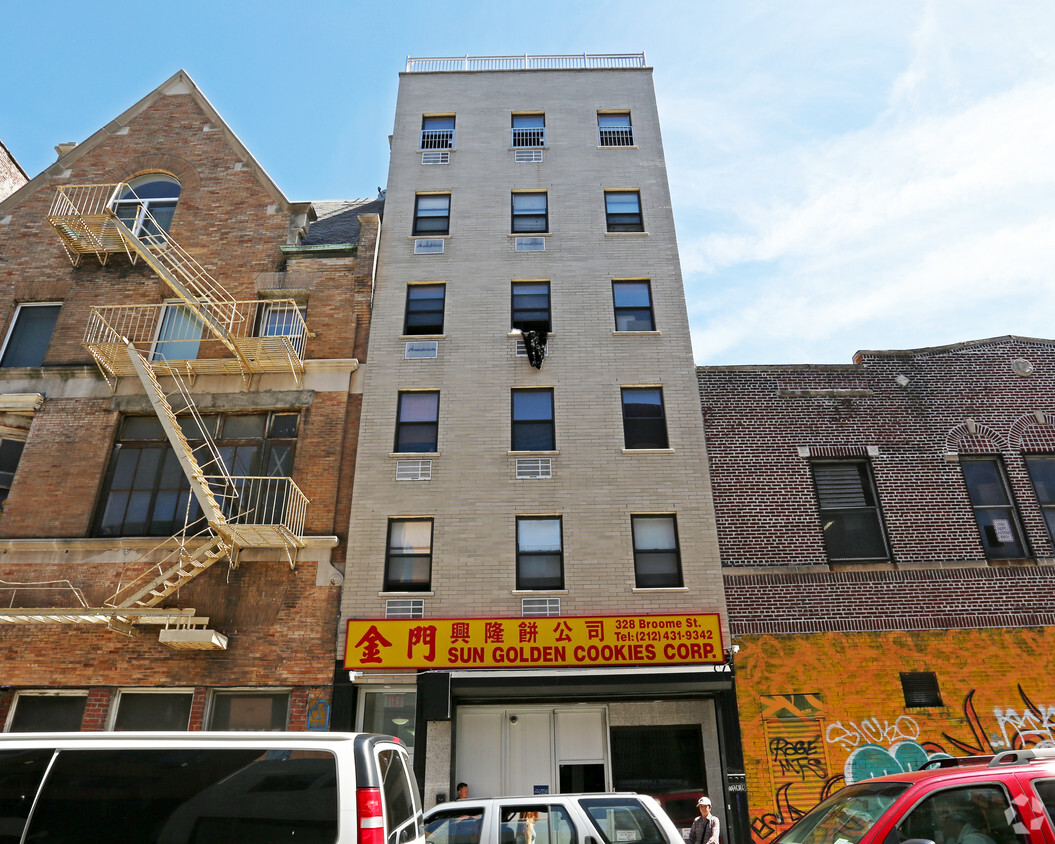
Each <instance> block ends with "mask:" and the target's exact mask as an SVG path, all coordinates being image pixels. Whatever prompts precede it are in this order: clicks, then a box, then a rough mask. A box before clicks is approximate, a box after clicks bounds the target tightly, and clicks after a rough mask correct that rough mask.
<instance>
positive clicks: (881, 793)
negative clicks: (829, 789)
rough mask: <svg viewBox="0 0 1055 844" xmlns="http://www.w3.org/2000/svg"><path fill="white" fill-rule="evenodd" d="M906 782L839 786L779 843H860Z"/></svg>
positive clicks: (900, 792) (904, 787)
mask: <svg viewBox="0 0 1055 844" xmlns="http://www.w3.org/2000/svg"><path fill="white" fill-rule="evenodd" d="M908 787H909V784H908V783H907V782H864V783H860V784H858V785H850V786H847V787H846V788H843V789H840V790H839V791H837V792H836V793H835V794H833V795H832V796H831V797H829V798H828V799H827V800H825V801H824V802H823V803H820V804H818V805H817V806H816V807H815V808H814V809H813V810H812V811H811V812H809V814H807V815H806V816H805V817H803V818H802V819H801V820H800V821H799V822H798V823H796V824H795V825H794V826H793V827H791V829H789V830H788V831H787V832H785V833H784V834H783V835H782V836H781V837H780V844H857V842H859V841H860V840H861V839H862V838H863V837H864V835H865V833H866V832H868V830H870V829H871V828H872V825H873V824H874V823H875V822H876V821H877V820H879V818H880V816H881V815H882V814H883V812H885V811H886V810H887V809H888V808H890V806H891V804H892V803H893V802H894V801H895V800H897V798H898V797H900V796H901V795H902V794H904V792H905V791H906V790H907V789H908Z"/></svg>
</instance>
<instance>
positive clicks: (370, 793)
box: [355, 788, 385, 844]
mask: <svg viewBox="0 0 1055 844" xmlns="http://www.w3.org/2000/svg"><path fill="white" fill-rule="evenodd" d="M355 808H356V810H357V812H358V814H359V844H385V818H384V813H383V812H382V810H381V789H380V788H357V789H356V790H355Z"/></svg>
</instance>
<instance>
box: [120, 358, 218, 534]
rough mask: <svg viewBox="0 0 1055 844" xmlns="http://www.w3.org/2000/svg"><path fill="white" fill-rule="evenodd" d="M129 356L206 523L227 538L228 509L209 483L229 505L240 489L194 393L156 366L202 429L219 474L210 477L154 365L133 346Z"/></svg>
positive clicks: (174, 374)
mask: <svg viewBox="0 0 1055 844" xmlns="http://www.w3.org/2000/svg"><path fill="white" fill-rule="evenodd" d="M128 356H129V358H130V359H131V361H132V365H133V366H134V367H135V370H136V374H137V375H139V380H140V381H141V382H142V383H143V387H144V388H145V389H146V392H147V398H148V399H150V404H151V405H152V406H153V408H154V412H155V413H156V414H157V417H158V420H159V421H160V422H161V427H162V428H163V429H164V431H165V435H166V436H167V437H168V441H169V444H170V445H171V446H172V450H173V451H174V452H175V453H176V459H177V460H179V463H180V466H181V467H182V469H183V474H184V475H186V476H187V480H188V481H189V482H190V488H191V492H193V493H194V497H195V498H196V499H197V501H198V505H199V506H200V507H201V509H202V513H204V514H205V519H206V521H207V522H208V523H209V527H211V528H212V529H213V530H214V531H216V532H217V533H220V534H223V533H224V529H225V528H226V527H227V517H226V516H225V515H224V508H223V507H222V506H221V505H220V502H219V501H217V499H216V495H215V493H214V491H213V489H212V486H211V484H210V480H209V479H210V478H212V479H213V480H214V481H216V482H218V485H220V486H221V487H222V489H223V493H222V494H221V497H222V498H224V500H225V503H228V504H229V499H230V498H231V497H232V496H233V497H234V498H237V495H238V493H237V486H236V485H235V483H234V480H233V479H232V478H231V475H230V473H229V472H228V471H227V467H226V466H225V465H224V462H223V458H222V457H221V456H220V452H219V451H218V450H217V449H216V443H214V442H213V440H212V437H211V436H209V432H208V431H207V430H206V428H205V425H204V423H203V422H202V419H201V416H200V414H199V413H198V409H197V408H196V407H195V405H194V401H193V400H192V399H191V396H190V393H189V392H188V390H187V387H186V385H185V384H184V383H183V379H182V378H181V377H180V375H179V373H178V372H176V371H175V370H173V369H168V368H167V367H165V366H164V365H163V364H162V365H158V364H155V367H157V368H158V369H164V370H165V371H166V374H168V375H170V376H171V377H172V379H173V381H174V383H175V385H176V391H177V392H178V394H179V395H180V397H181V398H182V401H183V408H182V409H183V410H184V411H186V412H188V413H189V415H190V418H191V419H193V420H194V423H195V425H196V426H197V428H198V433H199V435H200V436H201V438H202V440H203V441H204V443H205V449H206V454H207V456H208V460H207V465H209V467H210V470H211V471H214V472H215V474H211V475H209V476H208V477H207V476H206V475H205V472H204V471H203V470H202V466H201V463H200V462H199V460H198V455H197V454H196V452H195V449H194V448H193V447H191V444H190V442H189V441H188V440H187V436H186V434H184V433H183V428H182V426H181V425H180V421H179V419H178V418H177V417H176V413H175V411H174V410H173V409H172V405H171V404H170V403H169V398H168V395H167V394H166V393H165V390H164V388H163V387H162V386H161V382H160V381H158V379H157V375H156V374H155V372H154V367H151V366H150V364H148V363H147V362H146V359H145V358H144V357H143V356H142V355H141V354H140V353H139V352H137V351H136V350H135V348H134V347H133V346H132V344H131V343H129V344H128Z"/></svg>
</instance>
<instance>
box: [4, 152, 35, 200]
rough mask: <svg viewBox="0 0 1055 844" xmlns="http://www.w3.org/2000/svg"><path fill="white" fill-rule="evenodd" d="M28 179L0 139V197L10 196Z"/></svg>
mask: <svg viewBox="0 0 1055 844" xmlns="http://www.w3.org/2000/svg"><path fill="white" fill-rule="evenodd" d="M28 181H29V177H28V176H27V175H26V171H25V170H23V169H22V167H21V165H20V164H19V163H18V162H17V161H16V160H15V157H14V156H13V155H12V154H11V152H10V150H8V148H7V147H6V146H4V142H3V141H0V199H5V198H6V197H8V196H10V195H11V194H13V193H14V192H15V191H16V190H18V189H19V188H20V187H22V185H24V184H25V183H26V182H28Z"/></svg>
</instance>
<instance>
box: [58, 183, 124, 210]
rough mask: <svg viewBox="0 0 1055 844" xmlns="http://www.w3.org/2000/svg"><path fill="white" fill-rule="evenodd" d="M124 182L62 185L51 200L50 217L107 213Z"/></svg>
mask: <svg viewBox="0 0 1055 844" xmlns="http://www.w3.org/2000/svg"><path fill="white" fill-rule="evenodd" d="M123 187H124V184H123V183H116V184H109V185H61V186H60V187H59V188H58V190H57V191H56V192H55V196H54V198H53V199H52V200H51V210H50V211H48V216H49V217H72V216H79V215H83V216H90V215H94V214H105V213H106V211H107V210H108V209H109V208H110V207H111V206H112V205H113V203H114V200H116V199H117V197H118V194H119V192H120V189H121V188H123Z"/></svg>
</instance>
